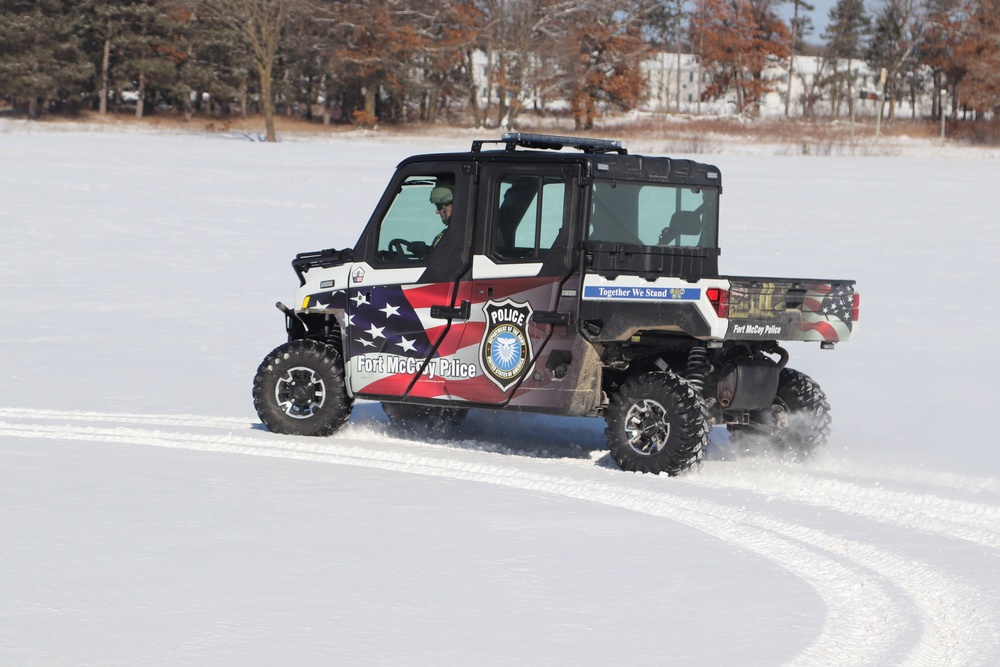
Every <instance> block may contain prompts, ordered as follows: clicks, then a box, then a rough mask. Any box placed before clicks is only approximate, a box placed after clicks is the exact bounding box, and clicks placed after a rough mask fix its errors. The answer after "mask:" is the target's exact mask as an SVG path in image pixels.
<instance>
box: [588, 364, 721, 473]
mask: <svg viewBox="0 0 1000 667" xmlns="http://www.w3.org/2000/svg"><path fill="white" fill-rule="evenodd" d="M605 420H606V422H607V425H608V426H607V429H606V430H605V434H606V435H607V438H608V445H609V446H610V448H611V457H612V458H613V459H614V460H615V462H616V463H618V465H619V466H620V467H621V469H622V470H628V471H632V472H651V473H653V474H659V473H661V472H665V473H667V474H668V475H676V474H678V473H680V472H682V471H684V470H687V469H688V468H690V467H691V466H692V465H694V464H695V463H696V462H698V460H699V459H701V456H702V451H703V450H704V447H705V445H706V444H707V443H708V432H709V430H710V428H711V424H710V422H709V417H708V412H707V410H706V407H705V403H704V401H703V400H702V399H701V398H700V397H699V396H698V394H697V393H696V392H695V391H694V389H692V388H691V386H690V385H688V383H687V382H685V381H684V380H682V379H681V378H680V377H679V376H677V375H676V374H674V373H672V372H670V371H665V372H652V373H644V374H642V375H638V376H636V377H632V378H629V379H628V380H626V381H625V383H624V384H622V386H621V387H620V388H619V390H618V392H617V393H616V394H615V395H614V397H613V398H612V399H611V404H610V405H609V406H608V409H607V412H606V413H605Z"/></svg>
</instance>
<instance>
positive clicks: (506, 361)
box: [479, 299, 533, 391]
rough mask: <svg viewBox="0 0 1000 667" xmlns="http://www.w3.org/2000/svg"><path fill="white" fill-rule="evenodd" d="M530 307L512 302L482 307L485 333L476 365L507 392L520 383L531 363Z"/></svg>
mask: <svg viewBox="0 0 1000 667" xmlns="http://www.w3.org/2000/svg"><path fill="white" fill-rule="evenodd" d="M531 313H532V310H531V304H528V303H518V302H516V301H513V300H511V299H504V300H503V301H487V302H486V303H485V304H483V314H484V315H485V316H486V332H485V333H484V334H483V342H482V346H481V347H480V350H479V361H480V363H481V364H482V367H483V370H485V371H486V377H488V378H489V379H490V380H492V381H493V384H495V385H496V386H498V387H500V391H507V390H508V389H510V387H511V386H512V385H514V384H516V383H517V382H518V380H520V379H521V376H522V375H523V374H524V373H525V371H526V370H527V368H528V367H529V365H530V364H531V362H532V361H533V359H532V352H531V338H529V337H528V321H529V320H530V319H531Z"/></svg>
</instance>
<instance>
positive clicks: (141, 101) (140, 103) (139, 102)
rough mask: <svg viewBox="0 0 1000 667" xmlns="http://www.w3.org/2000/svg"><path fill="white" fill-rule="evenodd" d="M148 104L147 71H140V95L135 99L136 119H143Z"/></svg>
mask: <svg viewBox="0 0 1000 667" xmlns="http://www.w3.org/2000/svg"><path fill="white" fill-rule="evenodd" d="M145 106H146V73H145V72H139V97H138V99H136V101H135V119H136V120H142V114H143V111H145Z"/></svg>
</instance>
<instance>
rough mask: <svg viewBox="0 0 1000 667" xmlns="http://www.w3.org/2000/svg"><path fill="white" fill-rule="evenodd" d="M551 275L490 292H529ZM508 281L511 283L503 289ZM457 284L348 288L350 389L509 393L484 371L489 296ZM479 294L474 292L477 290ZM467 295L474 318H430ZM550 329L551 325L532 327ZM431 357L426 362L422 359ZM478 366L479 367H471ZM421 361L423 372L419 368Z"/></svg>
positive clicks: (450, 395)
mask: <svg viewBox="0 0 1000 667" xmlns="http://www.w3.org/2000/svg"><path fill="white" fill-rule="evenodd" d="M540 285H543V286H544V287H542V289H543V290H544V292H543V293H547V292H549V291H551V289H552V286H551V285H552V280H551V279H538V278H528V279H523V280H517V281H508V282H507V284H505V285H503V286H501V285H496V286H495V288H494V289H493V291H492V294H490V295H489V296H492V298H493V299H499V298H502V297H503V296H505V295H507V294H511V295H516V294H521V295H524V298H530V297H528V295H530V294H532V293H533V290H534V289H538V288H539V286H540ZM504 288H506V289H504ZM454 289H455V285H454V284H452V283H433V284H425V285H414V286H409V285H406V286H403V285H372V286H370V287H360V288H355V287H352V288H351V289H350V290H349V291H348V295H347V296H348V301H349V303H348V307H347V313H348V314H347V327H346V333H347V339H348V340H347V348H346V352H347V355H346V356H347V363H349V364H351V366H352V368H351V373H352V381H353V384H352V386H353V390H354V391H356V392H360V393H363V394H368V395H384V396H402V395H407V396H412V397H424V398H445V399H449V400H459V401H475V402H486V403H496V402H502V401H505V400H507V399H509V398H510V397H509V396H506V395H505V392H504V391H502V390H501V389H500V388H498V387H497V386H496V385H494V384H493V383H492V382H491V381H490V380H489V378H488V377H487V376H486V374H485V373H486V371H485V370H484V369H483V368H482V365H481V363H480V361H479V350H480V346H481V344H482V341H483V337H484V334H485V332H486V328H487V325H486V318H485V315H484V313H483V304H484V303H485V301H486V300H487V297H486V296H485V295H481V294H478V293H476V294H475V295H474V290H473V286H472V285H471V284H470V283H465V282H463V283H460V284H459V288H458V294H457V295H455V297H454V300H453V292H454ZM477 296H478V297H479V298H476V297H477ZM462 301H469V302H470V312H469V319H468V320H464V319H459V318H455V319H452V320H451V322H450V324H449V321H448V320H446V319H442V318H434V317H431V307H432V306H448V305H450V304H452V303H461V302H462ZM530 330H531V331H532V332H533V336H539V337H542V336H545V335H547V334H548V327H543V328H540V329H538V330H537V331H536V330H535V327H533V326H532V327H530ZM427 359H429V364H428V365H427V366H423V362H424V360H427ZM473 366H474V369H473V368H472V367H473ZM421 367H423V368H424V372H423V373H420V372H419V371H420V369H421Z"/></svg>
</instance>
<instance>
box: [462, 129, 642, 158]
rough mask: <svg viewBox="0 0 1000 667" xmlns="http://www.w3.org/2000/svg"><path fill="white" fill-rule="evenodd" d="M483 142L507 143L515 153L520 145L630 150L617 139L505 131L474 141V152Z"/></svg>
mask: <svg viewBox="0 0 1000 667" xmlns="http://www.w3.org/2000/svg"><path fill="white" fill-rule="evenodd" d="M483 144H505V148H504V150H506V151H507V152H508V153H513V152H514V151H515V149H517V148H518V147H521V148H540V149H543V150H553V151H560V150H562V149H563V148H573V149H575V150H578V151H583V152H584V153H591V154H603V153H618V154H619V155H628V151H627V150H625V148H624V147H623V146H622V142H621V141H619V140H617V139H590V138H587V137H560V136H557V135H554V134H526V133H524V132H505V133H504V134H503V136H502V137H501V138H500V139H478V140H476V141H473V142H472V152H473V153H479V152H481V151H482V149H483Z"/></svg>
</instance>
